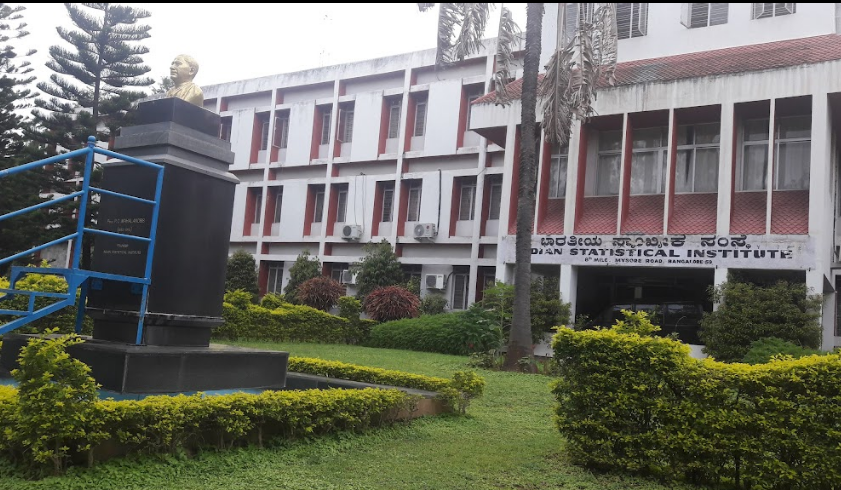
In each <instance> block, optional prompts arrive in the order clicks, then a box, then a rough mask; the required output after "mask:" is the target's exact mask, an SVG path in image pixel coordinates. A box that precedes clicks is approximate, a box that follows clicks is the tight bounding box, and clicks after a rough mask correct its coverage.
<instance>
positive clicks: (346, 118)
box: [340, 109, 353, 143]
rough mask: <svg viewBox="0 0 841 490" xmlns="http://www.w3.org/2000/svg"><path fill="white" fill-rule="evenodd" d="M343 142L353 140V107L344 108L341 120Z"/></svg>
mask: <svg viewBox="0 0 841 490" xmlns="http://www.w3.org/2000/svg"><path fill="white" fill-rule="evenodd" d="M340 122H341V124H342V129H341V135H342V138H341V142H342V143H350V142H352V141H353V109H344V110H342V114H341V120H340Z"/></svg>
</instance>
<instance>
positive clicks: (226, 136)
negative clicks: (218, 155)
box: [219, 117, 233, 141]
mask: <svg viewBox="0 0 841 490" xmlns="http://www.w3.org/2000/svg"><path fill="white" fill-rule="evenodd" d="M232 125H233V120H232V119H231V118H230V117H223V118H222V125H221V126H220V127H219V139H223V140H225V141H231V126H232Z"/></svg>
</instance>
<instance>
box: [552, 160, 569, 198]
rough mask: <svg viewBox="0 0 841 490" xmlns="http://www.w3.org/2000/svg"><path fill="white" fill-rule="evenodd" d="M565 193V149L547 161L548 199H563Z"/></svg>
mask: <svg viewBox="0 0 841 490" xmlns="http://www.w3.org/2000/svg"><path fill="white" fill-rule="evenodd" d="M566 193H567V148H562V149H561V150H560V152H558V153H557V154H554V155H552V157H551V159H550V161H549V199H563V198H565V197H566Z"/></svg>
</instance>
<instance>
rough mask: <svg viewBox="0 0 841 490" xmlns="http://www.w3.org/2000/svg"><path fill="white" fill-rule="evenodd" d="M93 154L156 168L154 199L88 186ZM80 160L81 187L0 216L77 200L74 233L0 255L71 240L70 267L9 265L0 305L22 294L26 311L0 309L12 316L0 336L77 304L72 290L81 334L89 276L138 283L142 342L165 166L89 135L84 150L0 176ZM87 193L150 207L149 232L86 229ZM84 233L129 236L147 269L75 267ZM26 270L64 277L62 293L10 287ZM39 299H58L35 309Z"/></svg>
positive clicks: (0, 328) (25, 254)
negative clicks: (141, 247) (142, 247)
mask: <svg viewBox="0 0 841 490" xmlns="http://www.w3.org/2000/svg"><path fill="white" fill-rule="evenodd" d="M95 154H99V155H105V156H107V157H110V158H114V159H117V160H122V161H124V162H128V163H132V164H136V165H140V166H142V167H148V168H153V169H155V170H157V181H156V183H155V199H153V200H150V199H142V198H139V197H136V196H131V195H128V194H123V193H120V192H114V191H109V190H106V189H99V188H97V187H92V186H91V172H92V171H93V157H94V155H95ZM82 157H84V159H85V172H84V178H83V180H82V189H81V190H79V191H76V192H73V193H71V194H67V195H66V196H62V197H59V198H56V199H52V200H49V201H45V202H42V203H39V204H35V205H33V206H29V207H27V208H24V209H20V210H18V211H13V212H11V213H7V214H4V215H2V216H0V222H2V221H4V220H7V219H9V218H14V217H16V216H20V215H22V214H25V213H28V212H31V211H35V210H37V209H41V208H45V207H49V206H54V205H56V204H59V203H62V202H66V201H71V200H73V199H79V203H80V204H79V211H78V213H77V214H76V216H77V225H76V232H75V233H71V234H70V235H67V236H65V237H63V238H59V239H57V240H53V241H51V242H48V243H45V244H43V245H38V246H36V247H33V248H31V249H29V250H26V251H24V252H20V253H17V254H14V255H11V256H9V257H6V258H3V259H0V266H3V265H6V264H9V263H11V262H13V261H15V260H17V259H21V258H25V257H28V256H30V255H32V254H33V253H35V252H39V251H41V250H44V249H46V248H49V247H52V246H54V245H59V244H61V243H66V242H70V241H73V242H74V244H73V258H72V261H71V264H70V267H69V268H52V267H20V266H13V267H12V268H11V276H10V281H9V288H8V289H0V294H3V296H0V304H2V302H4V301H7V300H9V299H11V298H13V297H14V296H16V295H22V296H27V297H28V302H27V309H26V310H11V309H0V315H5V316H15V317H18V318H15V319H14V320H12V321H10V322H8V323H6V324H0V335H2V334H5V333H8V332H11V331H12V330H15V329H17V328H20V327H22V326H24V325H26V324H28V323H31V322H33V321H35V320H38V319H40V318H43V317H45V316H47V315H49V314H50V313H53V312H56V311H59V310H61V309H63V308H66V307H68V306H73V305H75V304H76V291H77V290H80V293H79V303H78V308H77V311H76V333H80V332H81V330H82V320H83V319H84V315H85V302H86V301H87V295H88V289H89V287H90V280H91V279H92V278H95V279H105V280H111V281H123V282H129V283H132V284H140V285H141V286H142V292H141V297H140V310H139V311H138V314H139V319H138V322H137V338H136V341H135V343H136V344H138V345H139V344H140V343H141V342H142V340H143V321H144V319H145V316H146V306H147V303H148V299H149V285H150V284H151V282H152V281H151V276H152V258H153V254H154V250H155V236H156V232H157V228H158V212H159V210H160V203H161V189H162V188H163V175H164V167H163V166H162V165H158V164H156V163H152V162H147V161H145V160H140V159H137V158H134V157H130V156H128V155H121V154H119V153H115V152H113V151H109V150H105V149H103V148H98V147H97V146H96V138H94V137H93V136H90V137H88V144H87V147H86V148H82V149H80V150H76V151H71V152H70V153H65V154H62V155H57V156H54V157H50V158H46V159H44V160H38V161H37V162H32V163H27V164H25V165H20V166H17V167H12V168H9V169H6V170H0V179H2V178H4V177H8V176H11V175H15V174H19V173H21V172H26V171H27V170H33V169H37V168H41V167H44V166H46V165H51V164H55V163H59V162H63V161H65V160H67V159H70V158H82ZM91 193H95V194H101V195H107V196H113V197H119V198H123V199H128V200H130V201H134V202H139V203H144V204H148V205H150V206H152V208H153V209H152V221H151V223H150V225H151V228H150V231H149V237H148V238H147V237H142V236H137V235H127V234H123V233H114V232H110V231H105V230H97V229H93V228H87V227H85V221H86V217H87V212H88V210H87V206H88V200H89V197H90V194H91ZM85 233H90V234H93V235H104V236H109V237H116V238H122V239H128V240H134V241H138V242H141V243H145V244H146V247H147V248H146V268H145V272H144V274H143V277H134V276H125V275H119V274H108V273H104V272H97V271H91V270H86V269H82V268H80V266H79V262H80V259H81V252H82V239H83V237H84V234H85ZM27 274H50V275H57V276H62V277H63V278H64V279H65V280H66V281H67V293H46V292H41V291H25V290H19V289H15V286H16V284H17V282H18V280H20V279H21V278H23V277H24V276H26V275H27ZM39 298H51V299H55V300H57V301H55V302H53V303H52V304H49V305H47V306H41V307H40V308H38V309H36V299H39Z"/></svg>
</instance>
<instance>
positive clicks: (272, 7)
mask: <svg viewBox="0 0 841 490" xmlns="http://www.w3.org/2000/svg"><path fill="white" fill-rule="evenodd" d="M23 5H25V6H26V7H27V10H25V11H24V12H23V14H24V20H25V21H26V22H27V23H28V24H29V27H28V30H29V31H30V33H31V34H30V35H29V36H28V37H26V38H25V46H26V47H32V48H35V49H37V50H38V54H37V55H35V56H34V57H33V65H35V66H36V70H37V72H36V74H37V75H38V77H39V80H47V79H48V77H49V75H50V74H51V73H52V72H51V71H50V70H49V69H47V68H45V67H44V63H45V62H46V61H47V59H48V50H49V47H50V46H51V45H54V44H61V45H63V46H65V47H67V46H69V45H68V44H66V43H64V42H63V41H62V40H61V38H59V37H58V34H57V33H56V30H55V28H56V26H59V25H61V26H64V27H67V28H71V27H73V26H72V25H71V23H70V18H69V16H68V15H67V12H66V10H65V8H64V5H63V4H23ZM137 5H138V6H140V7H141V8H145V9H146V10H148V11H149V12H150V13H151V16H150V17H149V18H147V19H145V23H146V24H148V25H150V26H151V27H152V29H151V30H150V34H151V36H152V37H150V38H149V39H146V40H145V41H143V43H144V44H145V45H146V46H147V47H148V48H149V54H147V55H146V56H144V61H145V62H146V64H147V65H149V67H150V68H151V69H152V71H151V72H150V73H149V75H150V76H151V77H153V78H154V79H155V81H156V82H157V81H159V80H160V78H161V77H163V76H169V64H170V63H171V61H172V59H173V58H174V57H175V56H176V55H178V54H182V53H184V54H189V55H191V56H193V57H194V58H196V60H198V62H199V65H200V69H199V73H198V76H196V79H195V81H196V83H198V84H199V85H212V84H216V83H223V82H231V81H235V80H242V79H247V78H254V77H259V76H264V75H273V74H277V73H286V72H290V71H298V70H306V69H309V68H317V67H320V66H327V65H335V64H341V63H348V62H352V61H360V60H365V59H370V58H377V57H381V56H389V55H395V54H400V53H405V52H409V51H417V50H422V49H430V48H434V47H435V35H436V23H437V20H438V14H437V8H436V9H433V10H431V11H427V12H424V13H421V12H419V11H418V8H417V4H414V3H406V4H243V3H222V4H214V3H202V4H177V3H168V4H165V3H145V4H137ZM511 8H512V11H513V14H514V19H515V21H516V22H517V23H518V24H519V25H520V26H521V27H524V26H525V4H511ZM497 17H498V10H497V11H495V12H492V14H491V18H492V21H491V22H490V25H489V27H488V34H487V37H494V36H496V29H497V27H496V26H497V24H498V22H497ZM21 44H22V45H23V44H24V41H21Z"/></svg>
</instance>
